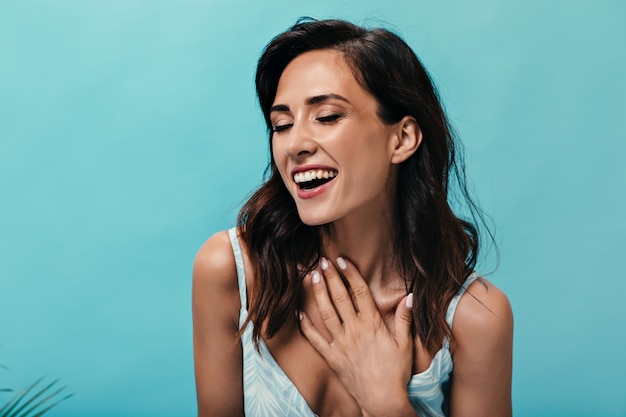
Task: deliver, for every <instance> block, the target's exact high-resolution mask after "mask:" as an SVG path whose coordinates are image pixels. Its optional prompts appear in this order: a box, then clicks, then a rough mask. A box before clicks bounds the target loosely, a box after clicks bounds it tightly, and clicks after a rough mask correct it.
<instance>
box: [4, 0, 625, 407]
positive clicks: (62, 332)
mask: <svg viewBox="0 0 626 417" xmlns="http://www.w3.org/2000/svg"><path fill="white" fill-rule="evenodd" d="M262 3H263V2H254V1H245V2H244V1H229V2H227V1H225V0H219V1H217V0H214V1H193V0H183V1H177V2H169V1H163V0H161V1H148V0H124V1H121V0H120V1H104V0H98V1H78V0H65V1H57V2H48V1H37V0H31V1H28V0H27V1H17V0H15V1H8V0H2V1H0V198H1V200H0V364H2V365H6V366H8V367H9V368H10V369H11V372H4V371H3V370H1V369H0V388H2V387H6V386H9V387H14V388H19V387H22V386H24V385H26V384H27V383H28V382H31V381H33V380H35V379H36V378H37V377H39V376H41V375H43V374H45V375H47V376H48V377H49V379H51V378H53V377H59V378H61V380H62V382H63V383H66V384H68V385H69V389H70V391H71V392H74V393H75V394H76V396H75V397H73V398H71V399H69V400H68V401H66V402H65V403H63V404H61V405H59V406H58V407H57V408H56V409H55V410H53V412H51V413H50V414H49V415H50V416H51V417H53V416H70V417H71V416H112V415H115V416H129V417H130V416H133V417H134V416H153V417H154V416H192V415H194V413H195V412H196V406H195V391H194V380H193V359H192V345H191V313H190V292H191V280H190V273H191V265H192V261H193V258H194V255H195V252H196V250H197V249H198V247H199V246H200V245H201V244H202V242H203V241H204V240H205V239H206V238H207V237H208V236H210V235H211V234H212V233H214V232H215V231H217V230H219V229H223V228H227V227H229V226H230V225H232V224H233V219H234V217H235V215H236V212H237V208H238V207H239V206H240V204H241V202H242V200H243V199H244V198H245V197H246V196H247V195H248V194H249V192H250V191H251V190H252V189H253V188H254V187H255V186H257V185H258V184H259V183H260V180H261V177H262V172H263V169H264V167H265V164H266V161H267V156H268V150H267V143H266V135H265V130H264V126H263V122H262V118H261V115H260V112H259V110H258V107H257V104H256V101H255V97H254V90H253V76H254V68H255V63H256V60H257V58H258V56H259V54H260V52H261V50H262V48H263V46H264V45H265V44H266V43H267V42H268V41H269V40H270V38H271V37H273V36H274V35H276V34H277V33H279V32H281V31H283V30H284V29H286V28H287V27H288V26H290V25H291V24H292V23H294V21H295V20H296V18H297V17H299V16H302V15H310V16H314V17H318V18H327V17H338V18H346V19H350V20H353V21H355V22H357V23H362V24H366V25H370V26H372V25H373V26H376V25H381V24H382V25H384V26H386V27H389V28H392V29H395V30H397V31H398V32H399V33H400V34H401V35H403V37H404V38H405V39H406V40H407V42H408V43H409V44H410V45H411V46H412V47H413V48H414V49H415V50H416V52H417V53H418V55H419V56H420V57H421V58H422V60H423V62H424V63H425V65H426V66H427V67H428V68H429V70H430V72H431V73H432V75H433V78H434V79H435V81H436V82H437V84H438V85H439V87H440V91H441V96H442V99H443V101H444V103H445V105H446V107H447V109H448V111H449V115H450V118H451V120H452V122H453V123H454V125H455V126H456V128H457V129H458V131H459V134H460V136H461V138H462V139H463V140H464V142H465V144H466V146H467V158H468V171H469V175H470V177H471V178H472V183H473V188H474V189H475V190H476V193H477V194H478V195H479V198H480V200H481V202H482V205H483V207H484V208H485V209H486V210H487V211H488V212H489V213H491V215H492V216H493V219H494V223H495V226H496V232H497V241H498V243H499V247H500V252H501V264H500V267H499V269H498V270H497V271H496V272H495V273H494V274H492V275H490V276H489V278H490V279H491V280H492V281H494V282H495V283H496V284H497V285H499V286H500V287H501V288H503V289H504V290H505V291H506V292H507V294H508V295H509V297H510V300H511V302H512V305H513V308H514V311H515V319H516V328H515V350H514V355H515V360H514V391H513V398H514V412H515V415H516V416H589V415H593V416H607V417H608V416H626V383H624V375H625V374H626V360H625V359H624V357H623V355H624V352H626V334H625V330H626V325H625V322H626V320H625V319H626V303H625V302H624V299H625V296H624V294H625V293H626V283H625V280H624V272H623V266H622V265H623V261H624V259H626V258H625V257H624V251H625V250H626V222H625V221H624V220H623V215H624V213H626V207H625V206H626V195H625V191H624V185H623V183H624V180H626V164H624V162H623V161H624V152H625V151H626V141H625V139H626V127H625V124H624V119H625V117H624V116H625V115H626V77H625V76H624V74H626V48H625V47H624V40H625V39H626V25H624V22H625V18H626V3H624V2H622V1H610V0H601V1H595V2H590V1H589V2H582V1H565V0H558V1H548V2H546V1H538V0H531V1H528V0H527V1H521V0H520V1H517V0H515V1H490V0H479V1H472V2H454V4H453V2H445V1H439V2H427V1H422V0H420V1H395V2H393V1H386V2H380V1H378V2H376V1H363V0H359V1H341V0H340V1H338V0H318V1H316V2H309V3H314V4H309V5H304V4H300V3H298V2H296V1H284V0H274V1H273V2H272V3H271V6H267V5H263V4H262ZM490 259H491V260H493V256H492V257H491V258H490ZM491 266H492V262H491V263H490V262H487V263H486V266H485V267H484V270H490V269H491ZM6 398H7V395H2V396H0V400H4V399H6Z"/></svg>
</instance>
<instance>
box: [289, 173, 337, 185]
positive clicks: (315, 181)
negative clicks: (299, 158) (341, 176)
mask: <svg viewBox="0 0 626 417" xmlns="http://www.w3.org/2000/svg"><path fill="white" fill-rule="evenodd" d="M336 176H337V171H335V170H334V169H310V170H308V171H301V172H297V173H295V174H294V175H293V180H294V182H295V183H296V184H298V187H300V189H301V190H311V189H313V188H317V187H319V186H321V185H324V184H326V183H327V182H329V181H331V180H332V179H333V178H335V177H336Z"/></svg>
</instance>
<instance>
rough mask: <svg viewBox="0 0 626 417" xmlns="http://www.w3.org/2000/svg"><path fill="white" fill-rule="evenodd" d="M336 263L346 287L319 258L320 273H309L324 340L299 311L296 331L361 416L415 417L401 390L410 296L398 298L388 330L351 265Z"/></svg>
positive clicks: (408, 365) (408, 361)
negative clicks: (328, 369) (354, 403)
mask: <svg viewBox="0 0 626 417" xmlns="http://www.w3.org/2000/svg"><path fill="white" fill-rule="evenodd" d="M337 265H338V266H339V268H340V269H341V272H342V274H343V276H344V277H345V278H346V280H347V283H348V286H349V288H346V286H345V285H344V283H343V281H342V279H341V276H340V275H339V273H338V271H337V269H336V268H335V266H334V265H332V264H331V263H330V262H328V261H327V260H326V259H325V258H322V259H321V261H320V267H321V272H320V271H319V270H315V271H313V272H312V273H311V276H310V281H311V284H310V286H311V289H312V292H313V297H314V299H315V302H316V304H317V307H318V309H319V313H320V316H321V318H322V322H323V326H324V327H325V328H326V330H327V331H326V332H324V333H325V334H328V335H330V337H331V338H330V340H328V339H327V338H326V337H324V336H323V335H322V333H320V331H319V330H318V329H317V328H316V327H315V325H314V324H313V323H312V322H311V320H310V319H309V318H308V317H307V316H306V315H305V314H304V313H300V319H301V329H302V333H303V334H304V336H305V337H306V338H307V339H308V340H309V342H310V343H311V345H312V346H313V347H314V348H315V350H317V351H318V352H319V353H320V355H322V357H324V359H325V360H326V362H327V363H328V365H329V366H330V367H331V368H332V369H333V370H334V371H335V373H336V374H337V376H338V377H339V379H340V380H341V382H342V383H343V384H344V386H345V387H346V389H347V390H348V391H349V392H350V394H352V396H353V397H354V398H355V399H356V401H357V402H358V404H359V406H360V407H361V409H362V410H363V414H364V415H366V416H377V415H416V414H415V412H414V411H413V408H412V407H411V405H410V403H409V400H408V395H407V391H406V386H407V384H408V382H409V379H410V377H411V369H412V361H413V356H412V355H413V339H412V337H411V303H412V299H413V295H412V294H409V295H408V296H405V297H404V298H403V299H402V300H401V301H400V304H399V305H398V307H397V309H396V313H395V320H394V331H393V332H391V331H390V330H389V328H388V327H387V326H386V325H385V323H384V321H383V318H382V316H381V314H380V312H379V311H378V309H377V307H376V304H375V303H374V299H373V298H372V295H371V293H370V291H369V288H368V286H367V284H366V282H365V281H364V280H363V278H362V277H361V275H360V273H359V272H358V271H357V269H356V267H355V266H354V265H352V264H351V263H349V262H348V261H346V260H344V259H343V258H337Z"/></svg>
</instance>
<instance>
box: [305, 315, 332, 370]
mask: <svg viewBox="0 0 626 417" xmlns="http://www.w3.org/2000/svg"><path fill="white" fill-rule="evenodd" d="M299 318H300V330H301V331H302V334H303V335H304V337H306V339H307V340H308V341H309V343H310V344H311V346H313V348H314V349H315V350H316V351H317V352H318V353H319V354H320V355H322V356H323V357H324V359H327V358H328V357H329V356H330V355H331V354H332V349H331V347H330V343H328V341H327V340H326V339H325V338H324V336H322V334H321V333H320V332H319V331H318V330H317V328H315V325H314V324H313V322H311V320H309V318H308V317H307V315H306V314H304V312H300V313H299Z"/></svg>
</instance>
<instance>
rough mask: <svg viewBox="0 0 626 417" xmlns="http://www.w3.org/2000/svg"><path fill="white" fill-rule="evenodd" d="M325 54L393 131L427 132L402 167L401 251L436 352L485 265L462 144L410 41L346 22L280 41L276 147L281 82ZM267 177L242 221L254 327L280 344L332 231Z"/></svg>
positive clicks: (268, 67) (272, 174) (271, 82)
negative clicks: (305, 218) (412, 127)
mask: <svg viewBox="0 0 626 417" xmlns="http://www.w3.org/2000/svg"><path fill="white" fill-rule="evenodd" d="M318 49H334V50H337V51H339V52H340V53H342V54H343V57H344V58H345V60H346V62H347V63H348V65H349V66H350V68H351V69H352V71H353V74H354V76H355V78H356V79H357V81H358V82H359V83H360V84H361V86H362V87H363V88H364V89H365V90H367V91H368V92H369V93H370V94H372V95H373V96H374V98H375V99H376V101H377V102H378V116H379V117H380V119H381V120H382V121H383V122H384V123H387V124H393V123H396V122H398V121H399V120H401V119H402V118H403V117H404V116H407V115H410V116H413V117H414V118H415V119H416V120H417V123H418V125H419V127H420V129H421V131H422V134H423V141H422V144H421V145H420V147H419V148H418V150H417V151H416V152H415V154H414V155H412V156H411V157H410V158H409V159H408V160H406V161H405V162H403V163H402V164H401V165H400V167H399V175H398V183H397V193H396V201H395V213H394V219H395V225H394V227H395V230H394V234H393V236H394V242H393V243H394V254H395V256H396V257H397V262H398V264H399V265H400V268H401V271H400V272H401V273H402V276H403V277H404V279H405V285H406V289H407V292H413V294H414V303H413V318H414V321H413V323H414V331H415V334H416V335H417V336H419V337H420V339H421V340H422V343H424V345H425V346H426V347H427V349H428V350H429V351H430V352H435V351H437V350H438V349H439V348H440V347H441V344H442V343H443V340H444V338H445V337H449V336H450V329H449V327H448V325H447V323H446V321H445V316H446V311H447V307H448V304H449V302H450V300H451V299H452V297H453V296H454V294H455V293H456V292H457V291H458V290H459V288H460V286H461V285H462V283H463V282H464V280H465V278H466V277H467V276H468V275H469V274H470V273H471V272H472V271H473V269H474V267H475V264H476V260H477V256H478V247H479V233H478V229H477V226H476V223H477V222H476V219H482V214H481V212H480V211H479V209H478V208H477V206H476V204H474V202H473V200H472V199H471V198H470V196H469V194H468V192H467V187H466V185H465V170H464V165H463V159H462V155H460V153H459V152H457V149H458V146H459V145H458V143H457V141H456V139H455V137H454V134H453V130H452V128H451V126H450V124H449V122H448V120H447V118H446V115H445V113H444V111H443V108H442V106H441V104H440V102H439V99H438V96H437V92H436V90H435V88H434V86H433V83H432V81H431V80H430V77H429V76H428V74H427V72H426V70H425V69H424V67H423V66H422V64H421V63H420V62H419V60H418V58H417V57H416V56H415V53H414V52H413V51H412V50H411V48H410V47H409V46H408V45H407V44H406V43H405V42H404V41H403V40H402V39H401V38H400V37H398V36H397V35H395V34H394V33H392V32H390V31H388V30H386V29H373V30H367V29H364V28H362V27H359V26H357V25H354V24H352V23H349V22H345V21H341V20H322V21H316V20H312V19H305V20H301V21H299V22H298V23H297V24H296V25H294V26H293V27H292V28H290V29H289V30H287V31H286V32H284V33H282V34H280V35H278V36H276V37H275V38H274V39H273V40H272V41H271V42H270V43H269V44H268V45H267V47H266V48H265V50H264V52H263V54H262V56H261V58H260V59H259V62H258V66H257V72H256V89H257V95H258V99H259V103H260V106H261V110H262V111H263V115H264V116H265V121H266V124H267V129H268V133H269V138H270V147H271V143H272V141H271V139H272V127H271V122H270V118H269V117H270V114H269V113H270V107H271V106H272V104H273V101H274V98H275V95H276V89H277V86H278V80H279V78H280V76H281V74H282V72H283V70H284V69H285V67H286V66H287V64H289V62H291V61H292V60H293V59H294V58H295V57H297V56H299V55H301V54H303V53H305V52H307V51H311V50H318ZM266 178H267V180H266V182H265V183H264V184H263V185H261V187H260V188H259V189H258V190H257V191H256V192H255V193H254V194H253V195H252V197H251V198H250V199H249V200H248V201H247V202H246V203H245V205H244V206H243V208H242V209H241V211H240V213H239V217H238V226H239V228H240V230H241V234H242V239H243V241H244V242H245V244H246V245H247V248H248V251H249V256H250V261H251V264H252V267H253V269H254V274H255V280H254V290H253V291H252V295H253V296H252V297H251V299H250V302H249V309H248V311H249V315H248V320H251V321H252V322H253V323H255V324H256V326H255V327H254V332H253V335H254V340H255V342H258V340H259V337H260V334H261V324H263V323H265V324H266V327H265V333H264V336H266V337H272V336H273V335H274V334H276V332H277V331H278V330H279V329H280V328H281V326H282V325H283V324H284V323H285V322H286V321H287V320H288V319H289V318H292V317H294V315H295V313H296V311H297V310H298V308H299V302H300V298H301V291H302V285H301V282H302V279H303V277H304V276H305V275H306V273H308V272H309V271H310V270H311V269H312V268H314V267H315V266H316V265H317V263H318V261H319V258H320V256H321V250H322V248H321V239H322V233H323V230H324V226H319V227H312V226H307V225H305V224H304V223H302V221H301V220H300V218H299V216H298V212H297V210H296V205H295V202H294V201H293V199H292V197H291V196H290V194H289V192H288V191H287V189H286V187H285V185H284V184H283V181H282V179H281V177H280V174H279V172H278V169H277V167H276V164H275V163H274V160H273V158H272V160H271V161H270V163H269V165H268V167H267V170H266ZM459 197H460V198H459ZM453 199H454V200H455V201H457V200H461V201H464V202H465V203H466V204H465V207H467V208H469V210H467V213H469V220H468V219H461V218H459V217H457V216H456V215H455V214H454V212H453V211H452V209H451V207H450V202H451V201H452V200H453ZM470 220H471V221H470Z"/></svg>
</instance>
